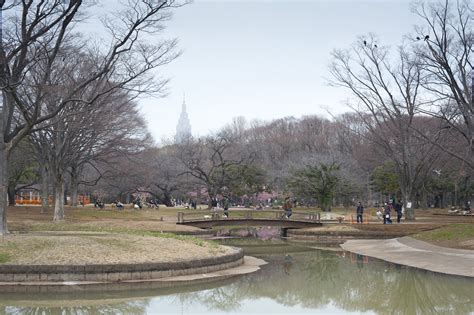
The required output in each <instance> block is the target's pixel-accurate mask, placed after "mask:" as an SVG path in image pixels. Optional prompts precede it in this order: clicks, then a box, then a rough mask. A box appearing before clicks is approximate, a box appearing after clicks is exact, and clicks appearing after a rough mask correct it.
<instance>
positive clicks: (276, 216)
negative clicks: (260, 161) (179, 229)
mask: <svg viewBox="0 0 474 315" xmlns="http://www.w3.org/2000/svg"><path fill="white" fill-rule="evenodd" d="M228 213H229V216H228V217H225V215H224V211H223V210H222V209H219V210H198V211H196V210H189V211H185V212H178V223H185V222H193V221H206V220H208V221H216V220H242V219H246V220H290V221H306V222H317V223H320V222H321V216H320V213H319V212H299V211H293V213H292V215H291V217H290V218H289V219H286V218H285V211H284V210H251V209H232V210H229V212H228Z"/></svg>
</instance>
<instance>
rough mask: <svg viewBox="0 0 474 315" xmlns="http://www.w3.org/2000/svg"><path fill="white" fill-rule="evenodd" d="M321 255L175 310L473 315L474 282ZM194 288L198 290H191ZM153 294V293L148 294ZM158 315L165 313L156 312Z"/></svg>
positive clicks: (100, 310)
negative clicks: (260, 303) (272, 306)
mask: <svg viewBox="0 0 474 315" xmlns="http://www.w3.org/2000/svg"><path fill="white" fill-rule="evenodd" d="M352 258H353V259H349V258H348V257H342V255H341V256H338V255H336V254H334V253H328V252H322V251H315V252H306V253H291V260H290V258H289V257H288V256H284V255H272V256H268V257H264V259H266V260H268V261H269V262H270V264H269V265H265V266H262V270H261V271H259V272H256V273H253V274H249V275H246V276H242V277H239V278H237V279H236V281H235V282H232V283H231V284H228V285H224V286H221V287H218V288H213V289H207V290H202V289H203V286H202V285H200V286H198V287H196V289H197V288H199V289H201V290H202V291H197V292H190V293H174V292H176V291H174V292H167V293H163V292H161V291H159V292H161V293H158V291H157V293H156V295H162V294H166V295H169V294H170V295H171V296H174V297H175V301H174V304H176V305H180V304H181V307H182V308H183V309H184V310H186V312H189V313H193V306H194V305H199V304H202V305H204V306H206V307H208V308H209V309H211V310H219V311H223V312H226V311H227V312H236V311H238V310H239V309H240V307H241V305H243V304H247V303H252V301H253V300H259V299H261V298H270V299H272V300H274V301H276V302H277V303H280V304H282V305H286V306H290V307H291V306H294V305H300V306H302V307H306V308H322V307H324V306H327V305H329V304H332V305H335V306H336V307H338V308H340V309H344V310H348V311H357V312H369V311H373V312H375V313H377V314H470V313H471V312H472V311H473V310H474V299H472V292H474V281H472V279H468V278H458V277H450V276H441V275H437V274H434V273H430V272H424V271H417V270H413V269H407V268H400V267H399V266H396V265H393V264H390V263H383V262H379V261H372V260H371V262H370V263H369V264H365V263H364V262H365V260H364V259H362V260H361V259H360V257H359V259H357V257H356V256H354V257H352ZM190 288H192V286H190ZM147 292H148V291H147ZM181 292H183V290H182V291H181ZM147 305H148V300H140V301H138V302H130V303H123V302H122V303H116V304H108V305H104V306H88V307H77V308H72V307H71V308H67V307H64V308H44V309H43V308H21V307H7V308H4V309H2V308H0V313H2V311H3V312H4V313H6V314H61V315H63V314H64V315H67V314H81V315H82V314H84V315H91V314H144V313H145V312H146V307H147ZM154 311H157V312H158V311H159V309H156V310H154Z"/></svg>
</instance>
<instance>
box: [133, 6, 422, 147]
mask: <svg viewBox="0 0 474 315" xmlns="http://www.w3.org/2000/svg"><path fill="white" fill-rule="evenodd" d="M416 23H417V17H416V16H415V15H414V14H413V13H411V11H410V2H409V1H408V0H365V1H359V0H352V1H351V0H345V1H342V0H335V1H331V0H314V1H309V0H307V1H294V0H287V1H284V0H277V1H271V0H254V1H250V0H247V1H238V0H234V1H231V0H214V1H212V0H195V1H194V3H192V4H190V5H187V6H185V7H182V8H179V9H177V10H175V11H174V17H173V19H172V20H171V21H170V22H169V23H168V27H167V29H166V30H165V31H164V36H165V37H168V38H172V37H176V38H178V39H179V48H180V49H181V50H182V51H183V54H182V55H181V56H180V57H179V58H178V59H176V60H175V61H174V62H172V63H171V64H169V65H167V66H166V67H164V68H162V69H161V70H160V72H159V73H160V74H161V75H164V76H165V77H169V78H171V82H170V84H169V85H168V89H169V95H168V96H167V97H166V98H149V99H142V100H140V105H141V110H142V112H143V114H144V116H145V118H146V120H147V121H148V127H149V130H150V131H151V133H152V135H153V136H154V137H155V139H156V140H157V141H159V140H160V139H161V138H163V137H172V136H173V135H174V134H175V132H176V124H177V122H178V118H179V114H180V112H181V103H182V100H183V93H185V94H186V103H187V109H188V114H189V118H190V120H191V126H192V132H193V135H194V136H196V135H205V134H207V133H209V132H211V131H214V130H217V129H219V128H220V127H222V126H224V125H226V124H228V123H230V122H231V121H232V119H233V117H236V116H243V117H245V118H247V119H248V120H249V121H251V120H254V119H259V120H265V121H268V120H271V119H276V118H282V117H285V116H294V117H297V118H298V117H301V116H303V115H314V114H318V115H322V116H326V117H328V114H327V110H329V111H330V112H331V113H333V114H339V113H342V112H345V111H348V110H349V109H348V108H347V107H346V106H345V105H344V100H345V99H347V95H348V94H347V93H346V92H345V91H344V90H343V89H340V88H334V87H330V86H328V84H327V81H326V78H329V77H330V75H329V73H328V65H329V63H330V61H331V56H330V53H331V51H332V50H333V49H334V48H348V47H349V46H350V45H351V44H352V43H353V42H354V41H356V40H357V37H358V36H360V35H364V34H367V33H369V32H373V33H375V34H377V35H378V36H379V37H380V44H379V45H391V46H393V47H395V46H397V45H399V44H400V43H401V41H402V38H403V35H405V34H407V33H409V32H411V31H412V30H413V25H414V24H416Z"/></svg>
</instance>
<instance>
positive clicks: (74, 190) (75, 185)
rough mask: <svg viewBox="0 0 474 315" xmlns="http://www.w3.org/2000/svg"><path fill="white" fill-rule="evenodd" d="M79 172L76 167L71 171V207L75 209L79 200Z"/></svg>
mask: <svg viewBox="0 0 474 315" xmlns="http://www.w3.org/2000/svg"><path fill="white" fill-rule="evenodd" d="M78 173H79V171H78V169H77V167H72V169H71V206H73V207H77V205H78V200H79V194H78V191H79V174H78Z"/></svg>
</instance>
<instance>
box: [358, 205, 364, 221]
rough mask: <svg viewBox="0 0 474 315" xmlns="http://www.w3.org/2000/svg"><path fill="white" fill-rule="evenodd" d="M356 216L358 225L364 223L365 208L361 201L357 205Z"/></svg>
mask: <svg viewBox="0 0 474 315" xmlns="http://www.w3.org/2000/svg"><path fill="white" fill-rule="evenodd" d="M356 214H357V223H363V222H364V220H363V218H362V216H363V215H364V206H363V205H362V202H360V201H359V204H358V205H357V210H356Z"/></svg>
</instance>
